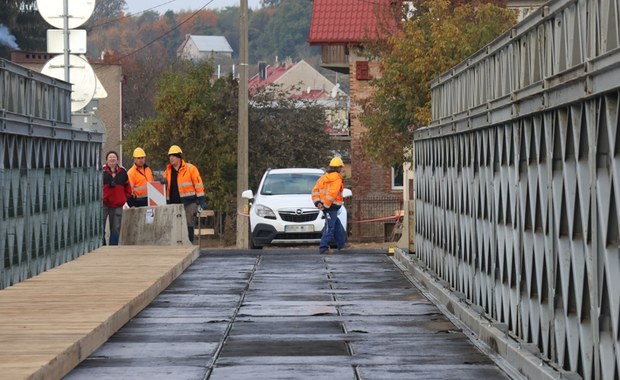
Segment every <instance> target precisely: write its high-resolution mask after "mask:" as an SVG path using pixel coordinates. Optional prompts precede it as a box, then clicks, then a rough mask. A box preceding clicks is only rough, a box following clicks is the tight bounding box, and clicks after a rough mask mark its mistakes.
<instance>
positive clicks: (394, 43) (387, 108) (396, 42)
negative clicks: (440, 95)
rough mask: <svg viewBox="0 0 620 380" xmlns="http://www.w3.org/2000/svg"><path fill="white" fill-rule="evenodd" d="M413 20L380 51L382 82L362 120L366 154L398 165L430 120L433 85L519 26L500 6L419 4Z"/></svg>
mask: <svg viewBox="0 0 620 380" xmlns="http://www.w3.org/2000/svg"><path fill="white" fill-rule="evenodd" d="M414 3H415V10H414V12H413V14H412V17H411V18H410V19H408V20H407V21H405V22H404V23H403V25H402V33H399V34H398V33H397V34H394V35H393V36H392V37H390V38H389V39H388V40H387V44H386V45H377V46H380V49H383V51H380V52H379V54H380V62H381V64H382V70H383V72H382V77H381V78H380V79H378V80H376V81H374V83H373V85H374V87H375V89H376V92H375V93H374V94H373V96H372V97H371V98H370V99H369V101H368V102H367V103H365V104H364V106H363V107H364V114H363V116H362V118H361V120H362V123H363V125H364V126H365V127H366V132H365V133H364V136H363V141H364V147H365V149H366V152H367V153H368V154H369V155H370V156H371V157H373V158H374V159H375V160H376V161H377V162H381V163H383V164H385V165H394V164H397V163H401V162H406V161H408V160H409V159H410V149H409V148H410V146H411V142H412V141H413V131H414V130H415V129H416V128H419V127H422V126H426V125H429V123H430V121H431V94H430V82H431V81H432V80H433V79H434V78H436V77H437V76H439V75H440V74H442V73H443V72H445V71H447V70H448V69H449V68H451V67H452V66H454V65H456V64H457V63H459V62H460V61H462V60H463V59H465V58H466V57H468V56H470V55H471V54H473V53H474V52H476V51H477V50H478V49H480V48H482V47H483V46H484V45H486V44H487V43H489V42H490V41H491V40H492V39H494V38H495V37H497V36H498V35H500V34H501V33H502V32H504V31H506V30H507V29H508V28H509V27H511V26H513V25H514V23H515V22H516V13H515V12H514V11H511V10H508V9H506V8H505V7H503V6H502V5H504V4H503V3H505V2H499V1H490V0H487V1H484V0H476V1H462V0H417V1H415V2H414Z"/></svg>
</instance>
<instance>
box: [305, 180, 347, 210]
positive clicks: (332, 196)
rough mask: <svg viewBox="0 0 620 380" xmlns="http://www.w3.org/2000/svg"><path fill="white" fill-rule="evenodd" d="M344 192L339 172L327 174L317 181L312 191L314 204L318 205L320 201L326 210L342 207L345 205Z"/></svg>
mask: <svg viewBox="0 0 620 380" xmlns="http://www.w3.org/2000/svg"><path fill="white" fill-rule="evenodd" d="M342 191H343V184H342V175H341V174H340V173H338V172H330V173H325V174H324V175H322V176H321V178H319V179H318V180H317V181H316V184H315V185H314V188H313V189H312V202H313V203H316V202H317V201H319V200H320V201H321V202H322V203H323V205H324V206H325V207H326V208H330V207H331V206H332V205H335V206H342V205H343V204H344V197H343V196H342Z"/></svg>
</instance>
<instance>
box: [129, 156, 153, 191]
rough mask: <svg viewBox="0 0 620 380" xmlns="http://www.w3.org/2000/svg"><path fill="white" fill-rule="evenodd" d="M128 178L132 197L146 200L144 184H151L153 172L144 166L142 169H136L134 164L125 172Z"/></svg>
mask: <svg viewBox="0 0 620 380" xmlns="http://www.w3.org/2000/svg"><path fill="white" fill-rule="evenodd" d="M127 175H128V176H129V182H130V183H131V188H132V190H133V195H134V196H135V197H136V198H138V199H142V198H146V196H147V191H146V184H147V183H148V182H153V172H152V171H151V168H149V167H148V166H146V165H144V166H143V167H142V168H139V167H137V166H136V165H135V164H134V165H133V166H132V167H131V168H130V169H129V170H128V171H127Z"/></svg>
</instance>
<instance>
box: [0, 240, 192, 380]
mask: <svg viewBox="0 0 620 380" xmlns="http://www.w3.org/2000/svg"><path fill="white" fill-rule="evenodd" d="M198 256H199V249H198V247H195V246H173V247H170V246H156V247H153V246H119V247H103V248H100V249H98V250H96V251H94V252H91V253H88V254H86V255H84V256H81V257H79V258H78V259H76V260H74V261H71V262H69V263H66V264H63V265H61V266H59V267H56V268H54V269H51V270H49V271H47V272H44V273H42V274H40V275H38V276H36V277H33V278H31V279H28V280H26V281H24V282H21V283H19V284H16V285H14V286H11V287H9V288H6V289H4V290H1V291H0V379H2V380H4V379H10V380H14V379H58V378H62V377H63V376H64V375H66V374H67V373H69V372H70V371H71V370H72V369H73V368H74V367H75V366H76V365H78V364H79V363H80V362H81V361H82V360H84V359H85V358H87V357H88V356H89V355H90V354H91V353H92V352H94V351H95V350H96V349H97V348H98V347H99V346H100V345H102V344H103V343H105V342H106V341H107V340H108V338H109V337H110V336H112V335H113V334H114V333H115V332H116V331H117V330H118V329H119V328H121V327H122V326H123V325H124V324H125V323H127V322H128V321H129V320H130V319H131V318H132V317H134V316H135V315H136V314H138V313H139V312H140V311H141V310H142V309H143V308H145V307H146V306H147V305H149V304H150V303H151V301H152V300H153V299H155V297H157V295H159V293H160V292H162V291H163V290H164V289H166V288H167V287H168V286H169V285H170V284H171V283H172V282H173V281H174V280H175V279H176V278H177V277H178V276H179V275H180V274H181V273H183V271H184V270H185V269H186V268H187V267H188V266H189V265H191V263H192V262H194V260H196V258H197V257H198Z"/></svg>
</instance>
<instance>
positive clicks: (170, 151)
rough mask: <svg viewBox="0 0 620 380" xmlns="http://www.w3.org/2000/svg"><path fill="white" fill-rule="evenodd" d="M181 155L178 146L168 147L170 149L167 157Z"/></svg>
mask: <svg viewBox="0 0 620 380" xmlns="http://www.w3.org/2000/svg"><path fill="white" fill-rule="evenodd" d="M181 153H183V151H182V150H181V148H179V146H178V145H173V146H171V147H170V149H168V155H171V154H181Z"/></svg>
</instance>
